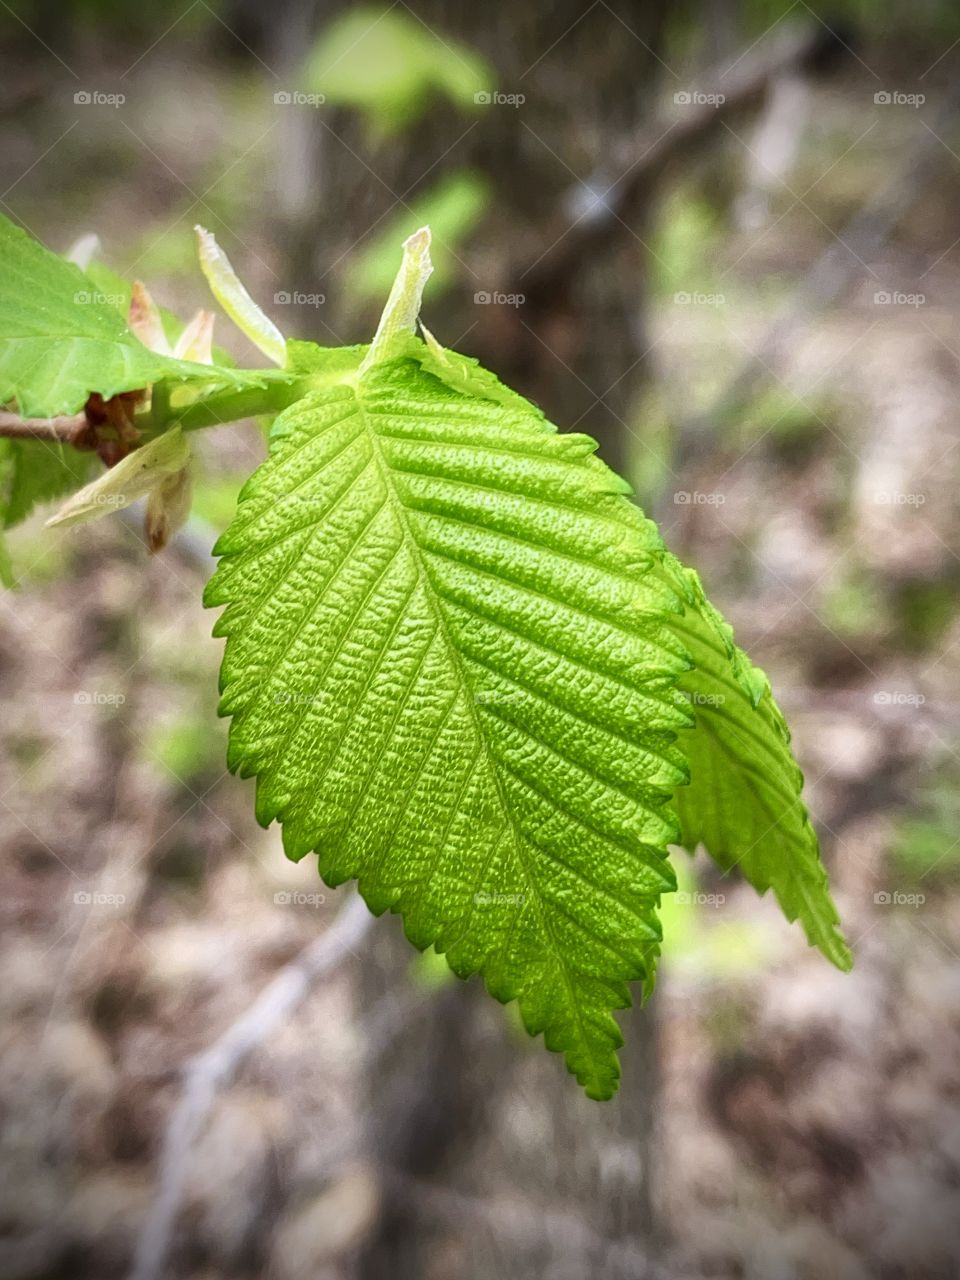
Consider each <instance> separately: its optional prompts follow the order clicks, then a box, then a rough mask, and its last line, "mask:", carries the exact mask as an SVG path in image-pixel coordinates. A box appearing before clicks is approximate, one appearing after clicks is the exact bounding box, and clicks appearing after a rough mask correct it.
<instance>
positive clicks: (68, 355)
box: [0, 215, 285, 417]
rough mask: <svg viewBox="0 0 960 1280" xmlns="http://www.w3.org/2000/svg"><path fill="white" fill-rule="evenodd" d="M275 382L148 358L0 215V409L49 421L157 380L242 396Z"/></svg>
mask: <svg viewBox="0 0 960 1280" xmlns="http://www.w3.org/2000/svg"><path fill="white" fill-rule="evenodd" d="M278 378H279V379H281V380H285V375H284V374H282V373H281V372H280V371H279V370H260V371H255V370H241V369H226V368H223V367H221V366H217V365H202V364H194V363H191V362H190V361H187V360H175V359H172V358H171V357H169V356H163V355H159V354H157V353H155V352H152V351H149V350H148V349H147V348H146V347H145V346H144V345H143V344H142V343H141V342H140V341H139V340H138V339H137V338H136V337H135V336H134V335H133V334H132V333H131V332H130V330H129V328H128V327H127V325H126V322H125V321H124V319H123V316H122V315H121V314H120V313H119V311H118V310H117V307H116V306H115V305H113V303H112V301H111V296H110V295H108V294H104V293H102V292H101V291H100V290H99V289H98V288H97V286H96V285H94V283H93V282H92V281H91V280H90V279H89V278H88V277H87V276H86V275H84V273H83V272H82V271H81V270H80V269H79V267H76V266H74V265H73V263H70V262H67V261H66V260H65V259H63V258H59V257H57V255H56V254H54V253H51V252H50V251H49V250H48V249H45V248H44V247H43V246H42V245H41V244H38V243H37V241H36V240H33V239H32V238H31V237H30V236H29V235H27V233H26V232H25V231H23V230H22V229H21V228H20V227H17V226H16V225H15V224H14V223H12V222H11V221H10V220H9V219H7V218H4V217H3V216H2V215H0V403H6V402H7V401H10V400H14V399H15V400H16V401H17V403H18V405H19V409H20V412H21V413H22V414H24V415H25V416H27V417H32V416H36V417H50V416H54V415H56V414H64V413H75V412H76V411H77V410H78V409H81V408H82V407H83V405H84V403H85V402H86V400H87V397H88V396H89V395H90V394H91V393H92V392H99V393H100V395H102V396H104V397H105V398H108V397H110V396H113V395H117V394H119V393H120V392H122V391H133V390H137V389H138V388H141V387H146V386H148V385H150V384H151V383H154V382H158V381H161V380H162V379H171V380H173V381H177V382H197V383H202V384H203V385H204V386H206V387H208V388H215V387H225V388H229V387H236V388H238V389H241V388H244V387H250V386H262V385H265V383H266V382H267V381H269V380H276V379H278Z"/></svg>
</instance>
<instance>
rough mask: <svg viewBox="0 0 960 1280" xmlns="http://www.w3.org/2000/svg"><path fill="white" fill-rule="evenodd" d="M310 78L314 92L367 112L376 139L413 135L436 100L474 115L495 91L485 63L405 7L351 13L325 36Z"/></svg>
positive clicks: (314, 56)
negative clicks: (486, 95) (409, 132)
mask: <svg viewBox="0 0 960 1280" xmlns="http://www.w3.org/2000/svg"><path fill="white" fill-rule="evenodd" d="M304 77H305V88H306V89H307V90H308V91H309V92H311V93H322V94H323V95H324V98H325V99H326V101H327V102H329V103H333V104H334V105H337V106H346V107H353V108H355V109H356V110H358V111H361V112H362V113H363V114H364V116H365V117H366V120H367V123H368V125H369V128H370V132H371V135H372V137H373V138H374V139H383V138H387V137H390V136H391V135H393V134H396V133H400V132H402V130H404V129H407V128H409V127H410V126H411V125H412V124H414V123H415V122H416V121H417V120H418V119H419V117H420V116H421V115H422V114H423V112H424V110H425V109H426V107H427V105H428V104H429V102H430V100H431V98H434V97H440V98H442V99H446V101H448V102H450V103H452V104H453V105H454V106H455V107H458V108H460V110H462V111H475V110H476V107H477V104H476V102H475V95H477V94H481V93H489V92H491V91H492V90H493V89H494V88H495V87H496V81H495V78H494V75H493V72H492V70H491V69H490V67H489V66H488V65H487V64H486V63H485V62H484V61H483V59H482V58H480V57H478V56H477V55H476V54H475V53H473V52H472V51H471V50H469V49H468V48H466V47H465V46H464V45H462V44H460V43H459V42H458V41H456V40H454V39H452V38H448V37H446V36H443V37H441V36H439V35H437V34H436V33H435V32H434V31H433V30H431V29H430V28H429V27H427V26H426V24H425V23H423V22H421V21H420V19H419V18H417V17H416V16H415V15H414V14H413V11H412V10H409V9H401V8H399V7H396V8H391V9H384V10H382V11H380V10H377V9H375V8H365V7H364V8H359V9H348V10H346V12H344V13H343V14H341V16H340V17H338V18H336V19H335V20H334V21H333V22H332V23H331V24H330V26H329V27H327V29H326V30H325V31H324V33H323V34H322V35H321V37H320V39H319V40H318V42H317V44H316V46H315V47H314V49H313V51H312V52H311V54H310V57H309V59H308V61H307V64H306V67H305V71H304Z"/></svg>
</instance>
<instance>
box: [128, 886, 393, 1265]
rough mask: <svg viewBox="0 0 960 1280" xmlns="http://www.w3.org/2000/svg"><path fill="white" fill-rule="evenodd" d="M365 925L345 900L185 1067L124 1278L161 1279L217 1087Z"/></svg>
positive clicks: (365, 918) (361, 912)
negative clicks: (192, 1160)
mask: <svg viewBox="0 0 960 1280" xmlns="http://www.w3.org/2000/svg"><path fill="white" fill-rule="evenodd" d="M372 923H373V917H372V916H371V914H370V912H369V910H368V909H367V906H366V903H365V902H364V901H363V899H362V898H360V897H357V896H352V897H350V898H349V899H348V901H347V903H346V905H345V906H343V907H341V909H340V914H339V915H338V916H337V918H336V919H335V920H334V922H333V923H332V924H331V925H330V927H329V928H328V929H327V930H326V931H325V932H324V933H323V934H322V935H321V936H320V937H319V938H318V939H317V940H316V942H314V943H311V945H310V946H308V947H307V948H305V950H304V951H303V952H302V953H301V954H300V955H299V956H298V957H297V958H296V960H294V961H292V962H291V963H290V964H288V965H287V966H286V967H285V968H283V969H281V971H280V972H279V973H278V974H277V976H276V977H275V978H274V979H273V980H272V982H271V983H270V984H269V986H268V987H266V989H265V990H264V991H263V992H262V993H261V994H260V996H258V998H257V999H256V1000H255V1001H254V1003H253V1004H252V1005H251V1006H250V1008H249V1009H247V1011H246V1012H245V1013H244V1014H243V1016H242V1017H241V1018H239V1019H238V1020H237V1021H236V1022H235V1023H234V1024H233V1025H232V1026H231V1027H228V1028H227V1030H226V1031H225V1032H224V1033H223V1034H222V1035H221V1036H220V1037H219V1038H218V1039H217V1040H216V1041H214V1043H213V1044H212V1045H211V1046H210V1048H209V1049H205V1050H204V1051H203V1053H201V1054H199V1055H198V1056H197V1057H196V1058H194V1059H193V1060H192V1061H191V1062H190V1063H188V1064H187V1066H186V1067H185V1068H184V1073H183V1093H182V1096H181V1099H180V1101H179V1102H178V1103H177V1105H176V1107H175V1108H174V1111H173V1113H172V1115H171V1116H170V1119H169V1121H168V1124H167V1129H166V1134H165V1136H164V1139H163V1143H162V1146H161V1151H160V1163H159V1172H158V1187H157V1194H156V1198H155V1200H154V1203H153V1207H152V1208H151V1210H150V1213H149V1214H148V1215H147V1218H146V1220H145V1222H144V1224H143V1229H142V1232H141V1234H140V1238H139V1241H138V1243H137V1249H136V1254H135V1256H134V1261H133V1268H132V1270H131V1272H130V1280H161V1278H162V1277H163V1275H164V1274H165V1271H166V1264H167V1255H168V1253H169V1251H170V1245H171V1241H172V1238H173V1233H174V1230H175V1228H176V1225H177V1216H178V1214H179V1212H180V1208H181V1205H182V1202H183V1198H184V1193H185V1182H186V1178H187V1174H188V1170H189V1158H190V1154H191V1149H192V1147H193V1144H194V1142H195V1141H196V1140H197V1138H198V1136H199V1134H200V1133H201V1131H202V1129H203V1126H204V1122H205V1121H206V1120H207V1118H208V1116H209V1114H210V1111H211V1110H212V1108H213V1104H214V1102H215V1100H216V1096H217V1093H218V1092H219V1090H220V1089H222V1088H224V1087H225V1086H226V1085H228V1084H229V1083H230V1081H231V1080H232V1079H233V1077H234V1076H235V1075H236V1073H237V1071H238V1070H239V1068H240V1067H241V1066H242V1064H243V1062H244V1061H245V1060H246V1058H247V1057H248V1056H249V1055H250V1053H252V1052H253V1050H254V1049H256V1048H257V1047H258V1046H259V1045H261V1044H262V1043H263V1042H264V1041H265V1040H266V1038H267V1037H268V1036H269V1035H270V1034H271V1032H273V1031H276V1030H277V1028H278V1027H279V1026H280V1025H281V1024H282V1023H283V1022H284V1021H285V1020H286V1019H287V1018H289V1017H290V1016H291V1015H292V1014H293V1012H294V1010H295V1009H296V1008H297V1006H298V1005H299V1004H300V1003H301V1002H302V1001H303V1000H305V999H306V998H307V996H308V995H309V994H310V991H311V989H312V987H313V985H314V983H316V982H317V981H318V979H320V978H322V977H323V976H324V975H325V974H328V973H330V971H331V970H332V969H334V968H336V966H337V965H339V964H340V963H342V961H344V960H345V959H346V958H347V957H348V956H351V955H355V954H356V952H355V948H356V947H357V946H358V945H359V943H360V942H361V941H362V940H363V938H364V936H365V934H366V933H367V932H368V930H369V929H370V926H371V924H372Z"/></svg>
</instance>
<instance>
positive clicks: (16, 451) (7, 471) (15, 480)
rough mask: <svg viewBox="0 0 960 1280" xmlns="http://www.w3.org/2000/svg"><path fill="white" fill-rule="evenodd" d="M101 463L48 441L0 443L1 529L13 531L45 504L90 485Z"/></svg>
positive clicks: (86, 455) (88, 455) (7, 441)
mask: <svg viewBox="0 0 960 1280" xmlns="http://www.w3.org/2000/svg"><path fill="white" fill-rule="evenodd" d="M99 466H100V463H99V461H98V459H97V458H96V456H95V455H94V454H92V453H81V452H79V451H78V450H76V449H68V448H66V447H65V446H64V445H62V444H56V443H53V442H51V441H47V440H0V525H2V526H3V527H4V528H6V529H9V528H11V527H12V526H13V525H15V524H19V523H20V521H21V520H25V519H26V518H27V516H28V515H30V513H31V512H32V511H33V508H34V507H35V506H36V505H37V504H38V503H41V502H51V501H53V499H55V498H61V497H63V495H64V494H65V493H69V492H70V491H71V490H73V489H77V488H79V487H80V486H81V485H83V484H86V482H87V480H88V479H89V478H90V476H91V475H93V473H94V472H95V471H96V470H97V469H98V468H99Z"/></svg>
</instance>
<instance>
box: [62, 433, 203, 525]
mask: <svg viewBox="0 0 960 1280" xmlns="http://www.w3.org/2000/svg"><path fill="white" fill-rule="evenodd" d="M189 461H190V446H189V445H188V444H187V440H186V437H185V436H184V434H183V432H182V431H181V430H180V428H179V427H174V428H173V429H172V430H171V431H165V432H164V433H163V435H159V436H157V437H156V438H155V439H154V440H150V441H148V442H147V444H145V445H142V446H141V447H140V448H139V449H135V450H134V451H133V452H132V453H128V454H127V456H126V457H125V458H121V459H120V461H119V462H118V463H117V464H116V466H114V467H111V468H110V470H109V471H104V472H103V473H102V474H101V475H99V476H97V478H96V480H93V481H91V482H90V484H88V485H86V486H85V487H84V488H83V489H81V490H80V492H79V493H75V494H74V495H73V497H72V498H70V499H69V501H67V502H65V503H64V505H63V506H62V507H61V508H60V510H59V511H58V512H57V513H56V515H54V516H51V517H50V519H49V520H48V521H47V524H48V525H61V524H86V523H87V522H88V521H90V520H99V518H100V517H101V516H105V515H109V514H110V512H111V511H122V510H123V508H124V507H129V506H130V504H131V503H133V502H136V501H137V499H138V498H143V497H145V496H146V495H148V494H151V493H152V492H153V491H154V490H155V489H156V488H157V487H158V485H161V484H162V483H163V482H164V481H165V480H168V479H170V478H171V477H173V476H176V475H177V474H178V473H179V472H180V471H182V470H183V469H184V468H185V467H186V466H187V464H188V463H189Z"/></svg>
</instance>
